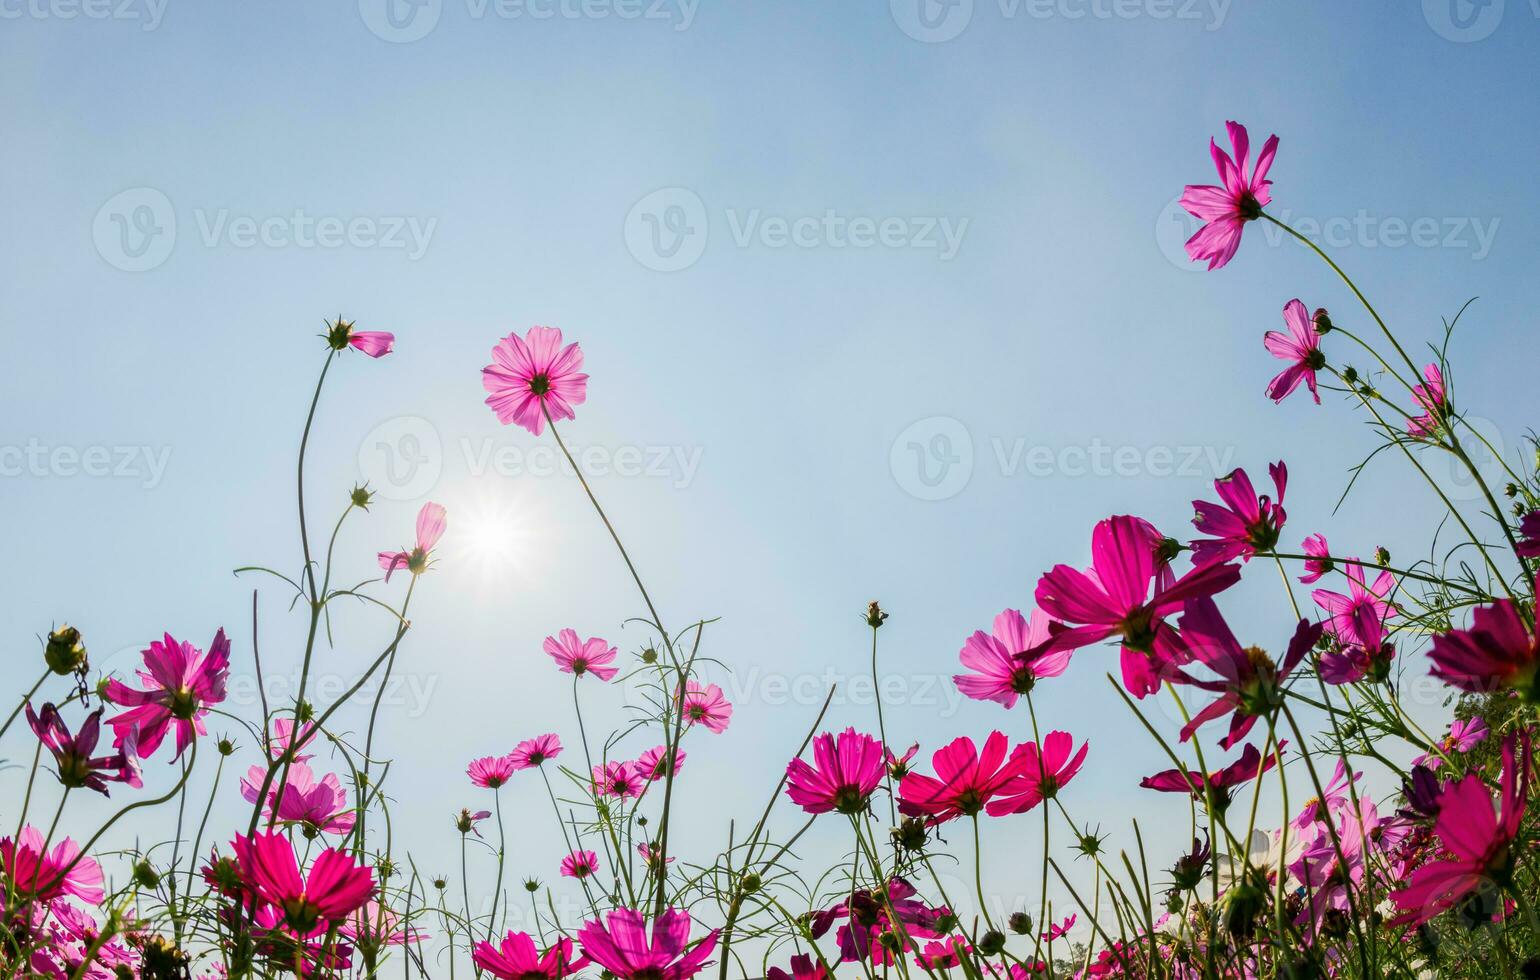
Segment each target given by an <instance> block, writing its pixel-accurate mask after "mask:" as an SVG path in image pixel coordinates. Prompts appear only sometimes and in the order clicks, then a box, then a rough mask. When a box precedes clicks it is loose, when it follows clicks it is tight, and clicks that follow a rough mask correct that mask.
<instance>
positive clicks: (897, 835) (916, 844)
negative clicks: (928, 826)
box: [888, 817, 925, 851]
mask: <svg viewBox="0 0 1540 980" xmlns="http://www.w3.org/2000/svg"><path fill="white" fill-rule="evenodd" d="M888 835H889V836H890V837H892V838H893V843H895V844H897V845H898V846H899V847H901V848H903V849H904V850H906V851H919V850H923V849H924V847H925V821H924V820H922V819H920V818H919V817H905V818H904V820H903V822H902V823H900V824H899V825H898V826H897V827H894V828H893V829H892V830H890V831H888Z"/></svg>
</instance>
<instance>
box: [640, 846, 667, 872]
mask: <svg viewBox="0 0 1540 980" xmlns="http://www.w3.org/2000/svg"><path fill="white" fill-rule="evenodd" d="M636 853H638V854H640V855H641V856H642V863H643V864H645V865H647V867H649V868H651V869H652V870H654V871H656V870H657V869H658V859H659V858H661V857H663V852H662V851H661V850H659V849H657V848H656V847H654V846H653V845H652V844H651V843H649V842H647V841H643V842H642V843H640V844H638V845H636ZM663 863H664V864H673V863H674V859H673V858H664V859H663Z"/></svg>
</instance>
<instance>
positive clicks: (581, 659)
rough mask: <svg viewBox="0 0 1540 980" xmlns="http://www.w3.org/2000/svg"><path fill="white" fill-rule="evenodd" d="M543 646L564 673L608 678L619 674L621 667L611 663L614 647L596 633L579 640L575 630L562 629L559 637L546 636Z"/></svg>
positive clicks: (602, 678)
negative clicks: (611, 665) (612, 665)
mask: <svg viewBox="0 0 1540 980" xmlns="http://www.w3.org/2000/svg"><path fill="white" fill-rule="evenodd" d="M543 649H544V650H545V652H546V653H548V654H550V655H551V659H552V660H555V661H556V666H557V667H559V668H561V672H562V673H564V674H575V675H577V676H578V677H582V676H583V675H584V674H593V675H594V676H595V677H597V678H599V679H600V680H601V681H608V680H610V679H611V678H613V677H614V676H615V675H616V674H618V673H620V668H619V667H610V666H608V665H609V664H611V663H614V661H615V656H616V653H615V648H614V647H612V646H610V645H609V644H608V643H606V642H605V641H603V640H601V639H599V638H598V637H597V636H595V637H591V638H589V639H587V640H582V641H580V640H578V635H577V631H576V630H570V629H568V630H562V631H561V632H560V633H559V634H557V635H556V636H548V637H546V638H545V645H544V647H543Z"/></svg>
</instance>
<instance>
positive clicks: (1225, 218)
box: [1182, 122, 1278, 271]
mask: <svg viewBox="0 0 1540 980" xmlns="http://www.w3.org/2000/svg"><path fill="white" fill-rule="evenodd" d="M1225 129H1226V130H1227V131H1228V132H1229V135H1230V145H1231V147H1233V148H1234V150H1235V158H1234V159H1231V158H1230V155H1229V154H1228V153H1226V152H1225V151H1223V150H1221V149H1220V148H1219V144H1217V143H1215V142H1214V141H1213V140H1209V144H1208V145H1209V155H1210V156H1212V157H1213V158H1214V167H1215V168H1216V169H1217V170H1218V171H1219V180H1220V183H1221V184H1222V185H1223V186H1220V187H1215V186H1213V185H1204V184H1189V185H1187V189H1186V190H1184V191H1183V192H1182V207H1184V208H1186V209H1187V210H1188V212H1189V213H1191V214H1192V216H1193V217H1195V218H1198V219H1199V220H1201V221H1205V222H1207V224H1205V225H1204V226H1203V227H1202V228H1199V229H1198V231H1197V233H1196V234H1194V235H1193V236H1192V237H1191V238H1189V239H1188V240H1187V255H1188V257H1189V258H1191V259H1192V260H1193V261H1194V262H1203V261H1207V262H1208V267H1209V270H1210V271H1212V270H1214V269H1219V268H1222V267H1223V266H1224V265H1226V264H1227V263H1228V262H1229V261H1230V260H1231V259H1232V258H1234V257H1235V251H1236V249H1238V248H1240V247H1241V230H1242V229H1243V228H1244V227H1245V224H1246V222H1248V221H1255V220H1256V219H1257V218H1259V217H1261V216H1262V209H1263V208H1265V207H1266V206H1267V205H1268V204H1269V203H1271V202H1272V190H1271V186H1272V181H1270V180H1268V179H1267V171H1268V170H1269V169H1271V168H1272V165H1273V157H1274V155H1275V154H1276V153H1277V152H1278V137H1276V136H1269V137H1268V138H1267V142H1265V143H1263V144H1262V152H1261V153H1259V154H1257V166H1256V169H1255V170H1252V169H1251V142H1250V138H1249V137H1248V136H1247V134H1246V127H1245V126H1242V125H1241V124H1240V123H1237V122H1227V123H1225Z"/></svg>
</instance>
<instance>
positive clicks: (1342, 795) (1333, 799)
mask: <svg viewBox="0 0 1540 980" xmlns="http://www.w3.org/2000/svg"><path fill="white" fill-rule="evenodd" d="M1363 778H1364V774H1363V773H1361V772H1355V773H1353V774H1352V778H1351V779H1349V777H1348V768H1347V763H1346V762H1344V761H1343V760H1342V759H1338V760H1337V769H1336V771H1335V772H1333V773H1332V777H1331V781H1330V782H1328V783H1327V784H1326V787H1325V788H1324V789H1323V790H1322V791H1321V792H1322V794H1324V795H1322V796H1319V797H1316V796H1312V797H1311V798H1310V799H1308V800H1306V801H1305V805H1304V806H1303V807H1301V808H1300V811H1299V815H1298V816H1296V817H1295V818H1294V821H1293V822H1294V826H1296V827H1298V828H1300V829H1304V828H1305V827H1309V826H1310V825H1311V824H1314V823H1316V822H1318V821H1320V820H1321V819H1322V817H1323V816H1324V815H1325V814H1326V813H1335V812H1336V811H1338V810H1341V809H1342V808H1344V807H1346V806H1347V805H1348V804H1349V803H1350V802H1351V796H1352V794H1351V792H1350V791H1349V789H1348V787H1349V784H1350V783H1356V782H1358V781H1359V780H1361V779H1363Z"/></svg>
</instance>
